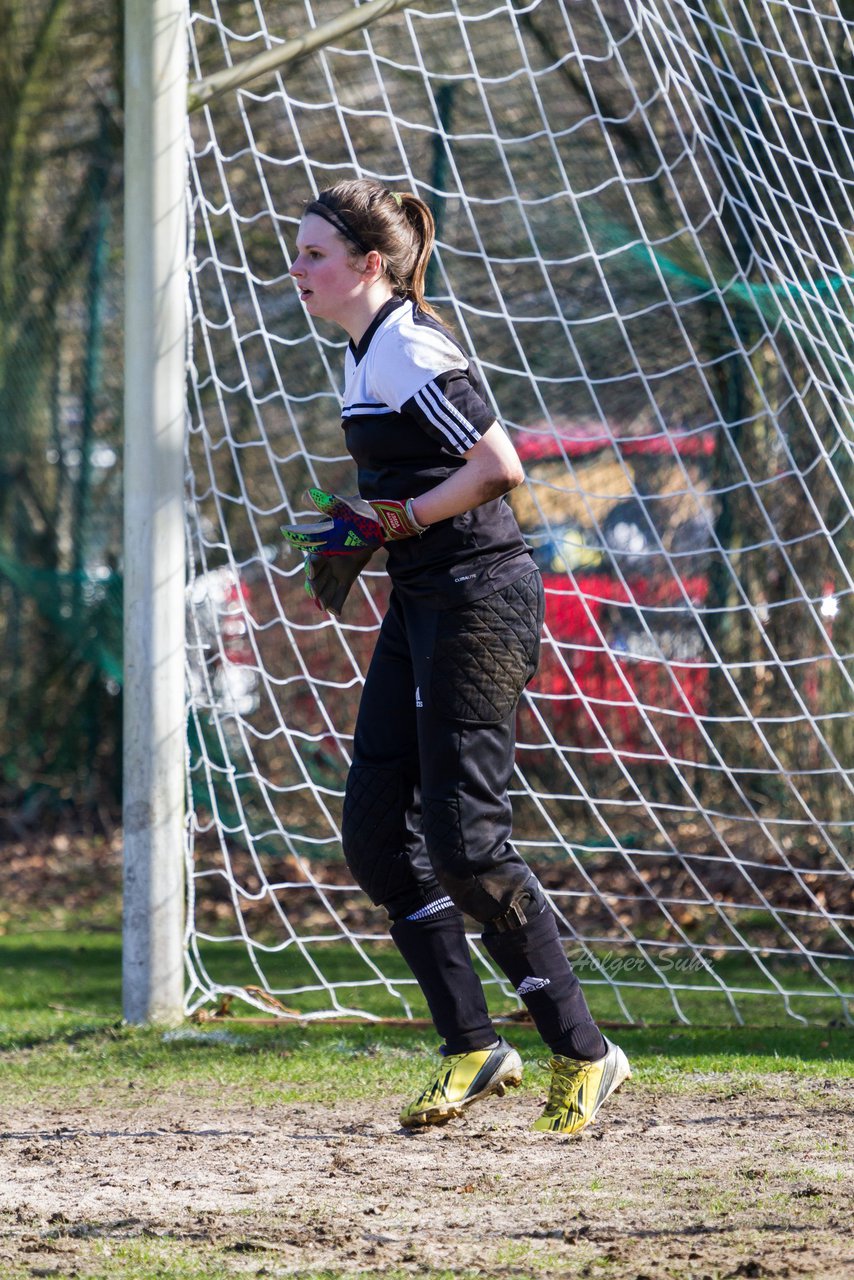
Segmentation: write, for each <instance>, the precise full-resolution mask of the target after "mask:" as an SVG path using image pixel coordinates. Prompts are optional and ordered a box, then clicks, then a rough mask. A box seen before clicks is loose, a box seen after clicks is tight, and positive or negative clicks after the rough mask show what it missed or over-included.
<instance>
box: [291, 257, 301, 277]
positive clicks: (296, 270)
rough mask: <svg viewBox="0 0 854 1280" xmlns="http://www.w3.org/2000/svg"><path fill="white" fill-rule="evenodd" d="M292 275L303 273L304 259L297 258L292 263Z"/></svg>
mask: <svg viewBox="0 0 854 1280" xmlns="http://www.w3.org/2000/svg"><path fill="white" fill-rule="evenodd" d="M291 275H292V276H301V275H302V259H301V258H295V259H294V261H293V262H292V263H291Z"/></svg>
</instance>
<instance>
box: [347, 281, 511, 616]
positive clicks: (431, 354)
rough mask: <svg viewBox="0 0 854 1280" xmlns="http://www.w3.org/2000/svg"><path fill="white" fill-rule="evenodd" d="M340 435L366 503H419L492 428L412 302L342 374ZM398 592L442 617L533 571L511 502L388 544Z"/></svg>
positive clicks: (472, 384) (441, 331) (387, 316)
mask: <svg viewBox="0 0 854 1280" xmlns="http://www.w3.org/2000/svg"><path fill="white" fill-rule="evenodd" d="M342 414H343V427H344V431H345V436H346V441H347V448H348V450H349V452H350V453H351V455H352V456H353V458H354V460H355V462H356V466H357V468H358V476H359V493H360V494H361V496H362V497H363V498H366V499H371V498H398V499H404V500H405V499H406V498H417V497H418V496H419V495H420V494H422V493H426V492H427V490H428V489H434V488H435V487H436V485H438V484H441V482H442V481H443V480H445V479H446V478H447V477H448V476H449V475H451V474H452V473H453V472H454V471H455V470H458V469H459V468H460V467H462V466H463V465H464V464H465V458H464V455H465V454H466V453H467V452H468V450H469V449H471V448H472V447H473V446H474V445H476V444H477V442H478V440H480V438H481V436H482V435H483V434H484V433H485V432H486V431H487V430H488V429H489V427H491V426H492V424H493V422H494V421H495V414H494V413H493V412H492V411H491V410H490V408H489V406H488V405H487V404H486V399H485V395H484V389H483V384H482V383H481V381H480V378H479V376H478V374H477V372H476V370H475V369H474V367H473V366H472V364H471V361H470V360H469V359H468V357H467V356H466V354H465V352H464V351H463V349H462V347H460V346H459V345H458V343H457V342H456V341H455V340H454V338H453V337H452V335H451V334H450V333H448V331H447V330H446V329H445V328H443V326H442V325H441V324H439V323H438V322H437V321H436V320H434V319H433V318H432V317H430V316H426V315H424V314H423V313H422V312H420V311H419V310H418V308H417V307H415V306H414V304H413V303H412V302H411V301H410V300H409V299H404V298H392V299H391V300H390V301H389V302H387V303H386V305H385V306H384V307H383V308H382V309H381V310H380V311H379V312H378V313H377V315H376V316H375V317H374V320H373V322H372V323H371V326H370V328H369V329H368V331H367V332H366V333H365V335H364V337H363V338H362V340H361V342H360V343H359V345H358V346H355V345H354V344H353V343H352V342H351V343H350V346H349V349H348V351H347V357H346V364H345V387H344V406H343V410H342ZM388 553H389V555H388V571H389V574H390V576H391V579H392V582H393V583H394V585H395V587H398V588H400V589H401V590H404V591H406V592H407V593H409V594H411V595H417V596H419V597H421V598H423V599H424V600H425V601H427V602H429V603H431V604H433V605H435V606H437V607H439V608H449V607H451V606H453V605H455V604H463V603H465V602H466V601H470V600H479V599H481V598H482V597H483V596H486V595H489V594H490V593H491V592H493V591H497V590H499V589H500V588H501V587H504V586H507V585H508V584H509V583H511V582H515V581H516V580H517V579H518V578H520V577H522V576H523V574H525V573H529V572H530V571H531V569H532V568H533V561H532V560H531V558H530V555H529V554H528V549H527V547H526V545H525V542H524V540H523V538H522V535H521V533H520V532H519V526H518V525H517V523H516V518H515V516H514V515H513V512H512V511H511V510H510V507H509V506H508V504H507V502H506V500H505V499H504V498H498V499H495V500H494V501H492V502H487V503H484V504H483V506H480V507H476V508H475V509H474V510H472V511H465V512H463V513H462V514H461V515H459V516H454V518H453V519H451V520H441V521H440V522H439V523H438V524H434V525H431V526H430V527H429V528H428V529H427V531H426V532H425V533H424V534H423V535H422V536H421V537H419V538H406V539H401V541H399V542H391V543H389V544H388Z"/></svg>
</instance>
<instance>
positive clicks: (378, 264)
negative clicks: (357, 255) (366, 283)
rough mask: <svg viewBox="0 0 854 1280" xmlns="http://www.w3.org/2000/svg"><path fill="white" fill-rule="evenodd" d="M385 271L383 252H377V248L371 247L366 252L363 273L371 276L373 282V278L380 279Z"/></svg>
mask: <svg viewBox="0 0 854 1280" xmlns="http://www.w3.org/2000/svg"><path fill="white" fill-rule="evenodd" d="M384 271H385V265H384V264H383V260H382V254H380V253H377V251H376V249H371V250H370V251H369V252H368V253H366V254H365V265H364V267H363V268H362V275H363V276H371V277H372V281H371V282H373V280H379V278H380V276H381V275H382V274H383V272H384Z"/></svg>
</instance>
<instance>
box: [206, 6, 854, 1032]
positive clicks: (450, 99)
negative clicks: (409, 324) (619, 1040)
mask: <svg viewBox="0 0 854 1280" xmlns="http://www.w3.org/2000/svg"><path fill="white" fill-rule="evenodd" d="M377 7H378V6H376V5H374V6H370V5H363V6H362V9H363V10H364V11H365V14H364V16H365V18H366V19H367V17H368V16H372V15H368V12H367V11H368V10H369V9H372V8H377ZM354 8H357V6H354V5H353V4H348V3H347V2H346V0H328V2H327V0H306V2H305V3H304V4H303V5H296V4H284V3H281V0H265V3H264V4H263V6H262V4H261V3H260V0H230V3H228V4H223V3H221V2H220V0H196V3H195V5H194V8H193V11H192V13H191V16H190V23H189V33H190V46H191V54H190V56H191V75H192V76H195V77H196V78H197V79H203V78H205V77H209V76H212V75H215V74H216V73H218V72H221V71H222V69H223V68H228V67H232V66H233V67H235V68H237V67H238V66H239V64H242V63H243V62H244V61H248V60H251V59H252V58H254V56H255V55H257V54H259V53H263V52H264V51H268V50H269V51H276V50H282V49H285V46H286V45H287V44H288V42H289V41H294V40H297V39H299V38H302V37H305V36H306V35H307V34H309V33H312V32H315V31H316V30H317V29H320V31H319V37H318V39H317V41H316V43H317V46H318V47H317V48H316V50H315V51H313V52H311V53H310V54H308V55H306V56H304V57H302V58H300V59H298V60H296V61H294V60H290V61H288V62H287V63H286V64H283V65H281V66H279V67H278V68H275V67H274V68H272V69H269V70H267V71H266V73H265V74H263V75H261V76H256V77H254V78H251V79H245V82H244V83H243V84H242V87H239V88H230V89H228V90H227V91H226V92H224V93H221V94H219V95H218V96H216V97H212V98H211V100H210V101H209V102H207V104H206V105H204V106H203V107H201V109H199V110H197V111H195V112H193V114H192V115H191V124H190V164H189V201H190V219H191V230H192V254H191V260H190V289H189V300H190V302H189V305H190V307H191V311H192V337H191V343H192V345H191V351H190V362H189V369H190V393H189V419H190V421H189V433H188V486H189V487H188V502H187V510H188V524H187V529H188V542H189V547H190V556H191V566H192V577H191V583H190V586H189V588H188V597H187V598H188V633H189V642H188V687H189V716H188V726H189V728H188V748H187V778H188V794H189V820H188V878H189V889H190V892H189V911H188V919H189V924H188V936H187V952H188V964H189V972H190V985H189V994H188V997H187V1000H188V1009H189V1010H190V1011H201V1010H210V1009H213V1008H214V1007H216V1006H220V1007H222V1006H223V1004H225V1005H228V1004H229V1003H230V1002H231V1001H232V1000H238V1001H240V1002H244V1003H242V1004H238V1005H237V1006H235V1010H234V1011H237V1009H238V1008H239V1009H240V1010H241V1011H242V1012H244V1013H249V1012H252V1008H247V1006H253V1007H254V1010H255V1011H256V1012H257V1011H259V1010H264V1011H273V1012H275V1013H277V1014H279V1015H281V1016H282V1017H300V1018H321V1017H331V1016H336V1015H337V1016H348V1015H353V1014H356V1015H362V1016H367V1017H369V1018H380V1017H382V1018H392V1017H395V1016H398V1017H410V1016H423V1015H424V1013H425V1008H424V1005H423V1004H422V1003H421V1000H420V996H419V993H418V991H417V988H416V987H415V985H414V983H413V981H412V979H411V978H410V977H409V976H408V974H407V972H406V970H405V969H404V967H403V966H402V962H401V961H400V960H399V958H398V957H397V955H396V953H395V951H394V949H393V948H392V947H391V945H390V943H389V941H388V937H387V933H386V920H385V915H384V913H383V912H382V911H378V910H375V909H373V908H372V907H371V905H370V904H369V903H368V902H367V900H366V899H365V898H364V897H363V896H362V895H361V894H360V893H359V892H358V891H357V890H356V889H355V888H354V886H353V884H352V881H351V879H350V877H349V874H348V871H347V868H346V866H345V864H344V862H343V858H342V854H341V845H340V811H341V803H342V796H343V787H344V780H345V777H346V771H347V767H348V762H349V753H350V748H351V742H352V731H353V724H354V717H355V711H356V707H357V704H358V699H359V693H360V688H361V684H362V680H363V675H364V672H365V670H366V664H367V662H368V660H369V657H370V654H371V651H372V648H373V645H374V643H375V640H376V634H377V629H378V626H379V623H380V619H381V617H382V613H383V610H384V607H385V602H386V600H387V592H388V581H387V578H386V576H385V574H384V572H383V569H382V565H381V563H379V562H372V567H371V570H370V572H367V573H365V574H364V575H363V577H362V579H361V581H360V583H359V584H358V586H357V588H356V589H354V591H353V593H352V595H351V597H350V599H349V600H348V603H347V606H346V608H345V611H344V617H343V619H342V621H340V622H338V621H335V620H334V619H333V618H331V617H330V616H329V615H325V614H319V613H318V612H317V611H316V610H315V609H314V607H313V606H312V604H311V601H309V600H308V598H307V597H306V595H305V593H304V591H303V586H302V577H303V571H302V562H301V558H300V557H299V556H298V555H297V553H295V552H293V553H291V552H288V551H287V550H286V549H285V548H284V547H283V545H282V542H281V539H280V537H279V533H278V530H279V526H280V524H281V523H283V522H286V521H291V520H293V519H295V518H298V517H299V516H300V515H301V514H303V513H305V512H306V510H307V502H306V500H305V499H304V496H303V495H304V491H305V489H306V487H307V486H308V485H309V484H311V485H318V486H320V487H321V488H324V489H327V490H331V491H333V492H344V493H352V492H354V490H355V480H354V475H355V473H354V468H353V465H352V464H351V462H350V460H349V459H348V457H347V456H346V453H345V449H344V441H343V433H342V431H341V427H340V418H339V407H340V390H341V385H342V369H343V356H344V343H343V341H342V338H341V335H340V332H339V331H336V330H333V329H332V328H329V327H327V326H325V325H324V324H323V323H322V322H320V323H319V322H315V321H313V320H312V318H311V317H310V316H308V315H307V314H306V312H305V310H304V308H303V307H302V305H301V303H300V302H299V300H298V297H297V294H296V292H295V289H294V287H293V284H292V282H291V281H290V279H289V276H288V268H289V263H290V261H291V255H292V254H293V252H294V249H293V244H294V236H295V232H296V227H297V224H298V221H299V217H300V211H301V208H302V207H303V205H304V203H305V201H306V200H308V199H311V198H312V197H313V196H314V194H315V193H316V192H317V191H318V190H320V189H322V188H323V187H325V186H328V185H331V184H332V183H333V182H335V181H336V180H338V179H341V178H345V177H350V176H354V175H357V176H370V177H373V178H378V179H380V180H381V181H383V182H385V183H387V184H389V185H390V186H391V187H392V188H394V189H398V190H401V189H409V190H412V191H415V192H417V193H418V194H419V195H420V196H421V197H422V198H423V199H424V200H426V201H427V202H428V203H429V204H430V206H431V207H432V209H433V212H434V215H435V219H436V224H437V234H438V250H437V253H436V255H435V261H434V263H433V264H432V267H431V274H430V277H429V280H428V295H429V297H430V298H431V301H432V302H433V303H434V305H435V306H436V307H437V309H438V310H439V311H440V313H441V314H442V316H443V317H444V319H445V320H446V322H447V323H448V324H449V325H451V326H452V327H453V329H454V330H455V332H456V333H457V335H458V336H459V338H460V339H461V340H462V342H463V343H464V345H465V346H466V348H467V349H468V350H470V351H471V352H472V353H473V355H475V357H476V359H477V361H478V363H479V367H480V369H481V371H482V373H483V376H484V379H485V382H486V384H487V386H488V389H489V394H490V396H491V397H492V400H493V403H494V407H495V411H496V415H497V416H498V417H499V418H500V420H501V421H502V422H503V424H504V425H505V427H506V429H507V431H508V433H509V435H510V438H511V439H512V441H513V443H514V444H515V446H516V448H517V450H518V452H519V455H520V457H521V458H522V460H523V462H524V465H525V470H526V476H527V480H526V483H525V485H524V486H523V487H522V488H521V489H520V490H518V491H517V492H516V493H515V494H514V495H513V496H512V498H511V501H512V504H513V506H514V508H515V510H516V513H517V516H518V518H519V521H520V523H521V525H522V528H523V529H524V531H525V533H526V535H527V537H528V540H529V542H530V544H531V546H532V547H533V549H534V554H535V556H536V558H537V561H538V564H539V566H540V568H541V570H542V573H543V577H544V581H545V586H546V595H547V615H546V626H545V632H544V644H543V657H542V664H541V668H540V671H539V674H538V676H537V678H536V680H535V682H534V683H533V684H532V685H531V686H530V688H529V690H528V692H527V694H526V696H525V699H524V703H523V706H522V707H521V709H520V714H519V722H518V752H517V767H516V773H515V781H514V788H513V801H514V840H515V842H516V844H517V846H518V848H519V850H520V851H521V853H522V854H523V855H524V856H525V858H526V859H527V860H528V861H529V862H530V864H531V866H532V868H533V869H534V870H535V871H536V873H537V874H538V875H539V877H540V879H541V881H542V883H543V885H544V886H545V887H546V889H547V891H548V892H549V895H550V898H551V902H552V904H553V906H554V909H555V910H556V912H557V913H558V916H559V921H560V927H561V930H562V933H563V935H564V937H565V940H566V945H567V949H568V953H569V954H570V956H571V957H572V959H573V961H574V964H575V966H576V969H577V971H578V973H579V977H580V978H581V980H582V982H583V983H584V985H585V987H586V988H587V991H588V995H589V997H590V1000H591V1003H592V1006H593V1008H594V1012H595V1014H596V1016H597V1017H599V1018H600V1019H604V1020H606V1021H607V1020H608V1019H614V1020H617V1021H626V1020H628V1021H640V1020H644V1019H645V1020H648V1021H654V1020H660V1021H670V1020H677V1021H682V1022H689V1021H694V1022H697V1021H699V1022H703V1023H714V1022H718V1023H731V1022H740V1021H744V1022H748V1023H752V1022H768V1021H773V1020H775V1019H776V1020H779V1019H780V1018H782V1017H785V1016H791V1017H794V1018H798V1019H801V1020H809V1021H813V1020H819V1021H824V1022H827V1021H831V1020H834V1019H848V1020H850V1004H849V1002H850V999H851V995H852V981H851V967H850V960H851V950H852V946H851V931H850V925H851V920H852V912H851V870H850V868H851V862H850V859H851V851H852V813H854V804H852V778H851V766H852V736H854V735H852V720H851V710H852V687H854V681H852V633H853V632H854V627H852V622H854V594H852V578H851V565H852V557H851V549H852V528H854V524H852V514H853V513H852V484H851V480H852V441H851V432H850V424H851V421H852V408H854V342H852V337H854V334H853V333H852V292H854V290H853V289H852V279H851V244H852V240H851V230H852V227H854V178H852V175H854V166H852V147H854V128H852V120H854V111H852V96H854V42H853V41H854V25H852V24H851V23H850V22H848V21H846V19H845V18H844V17H843V16H842V14H841V13H840V10H839V8H838V7H837V5H836V3H835V0H803V2H802V3H798V4H791V3H785V4H783V3H778V2H777V0H740V3H728V4H723V3H707V4H703V5H700V4H698V3H694V2H693V0H670V2H668V0H665V2H664V3H661V2H657V3H655V4H652V3H649V4H646V3H639V2H637V0H631V2H629V0H589V3H582V4H579V3H575V2H573V0H531V2H530V3H524V2H520V0H515V2H514V0H469V2H467V3H465V4H458V3H450V0H421V2H420V3H413V4H412V5H409V6H400V5H386V6H385V9H387V10H394V11H393V12H391V11H389V12H387V13H385V14H384V15H383V16H381V17H379V18H377V20H375V21H372V22H367V21H365V22H364V23H363V25H362V26H361V27H359V28H358V29H357V30H354V31H352V32H350V33H349V34H347V35H341V36H336V35H335V34H334V31H332V33H331V34H330V35H328V36H326V35H325V34H324V32H325V24H329V23H330V22H332V21H333V20H334V19H336V18H338V17H340V16H341V14H342V13H345V14H346V12H347V10H348V9H349V10H350V11H351V14H350V16H351V17H352V10H353V9H354ZM249 65H250V66H252V65H253V64H252V63H249ZM238 78H240V75H239V74H238ZM471 945H472V948H473V954H474V957H475V963H476V964H477V965H478V967H479V971H480V972H481V973H482V975H483V977H484V980H485V982H486V983H487V992H488V996H489V999H490V1004H491V1007H492V1009H493V1010H494V1011H495V1012H496V1013H497V1014H499V1015H501V1014H507V1015H508V1016H511V1015H512V1014H513V1012H514V1010H516V1009H518V1001H517V999H516V997H515V995H514V993H513V991H512V989H510V988H509V987H508V986H507V984H506V983H505V982H504V980H503V978H502V976H501V975H500V974H499V973H498V972H496V971H495V970H494V968H492V967H491V964H490V961H489V957H488V956H487V955H485V953H484V952H483V950H482V949H481V947H480V945H479V940H478V938H477V934H476V931H475V929H474V926H473V928H472V938H471Z"/></svg>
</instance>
